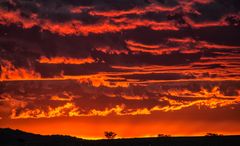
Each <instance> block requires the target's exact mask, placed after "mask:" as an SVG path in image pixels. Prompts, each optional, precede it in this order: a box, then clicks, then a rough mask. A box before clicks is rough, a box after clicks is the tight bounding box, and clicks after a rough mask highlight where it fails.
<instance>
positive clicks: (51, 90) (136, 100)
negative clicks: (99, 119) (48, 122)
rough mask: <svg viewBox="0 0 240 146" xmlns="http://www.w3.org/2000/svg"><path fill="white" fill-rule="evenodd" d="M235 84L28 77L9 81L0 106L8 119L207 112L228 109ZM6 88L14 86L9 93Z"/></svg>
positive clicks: (234, 98)
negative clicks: (97, 81)
mask: <svg viewBox="0 0 240 146" xmlns="http://www.w3.org/2000/svg"><path fill="white" fill-rule="evenodd" d="M29 82H30V81H29ZM59 82H61V86H59ZM238 82H239V81H213V82H211V83H209V82H207V81H198V82H196V81H195V82H178V83H176V82H165V83H152V84H151V86H144V85H142V86H140V85H139V84H136V85H129V86H127V87H121V86H119V87H117V88H111V87H107V86H95V87H93V86H86V85H88V84H87V83H80V82H77V81H73V80H67V81H42V82H41V83H39V81H34V82H32V81H31V85H32V86H31V88H29V86H27V84H26V83H21V82H18V83H17V82H11V83H10V84H8V85H7V86H6V87H5V89H4V91H5V92H4V93H3V94H1V97H3V99H4V100H3V101H2V103H4V104H3V105H4V109H9V110H8V112H7V113H8V116H10V117H11V118H13V119H19V118H20V119H21V118H53V117H82V116H83V117H84V116H109V115H112V114H113V115H118V116H126V115H148V114H153V113H154V112H169V111H178V110H183V109H185V110H187V108H190V107H191V108H192V107H198V108H200V109H201V108H207V109H209V110H211V109H216V110H220V109H222V108H229V107H233V106H235V105H238V104H239V103H240V100H239V93H238V90H237V89H238V88H239V85H238ZM46 85H48V86H46ZM229 85H232V86H231V88H229ZM12 86H17V89H18V90H15V91H12V90H11V88H12ZM39 86H42V88H39ZM9 91H11V92H9ZM47 91H48V92H47ZM22 94H24V98H23V96H22ZM86 103H92V104H86ZM0 113H1V111H0ZM1 116H2V115H1ZM4 117H5V116H4Z"/></svg>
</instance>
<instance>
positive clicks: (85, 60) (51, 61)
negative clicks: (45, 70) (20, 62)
mask: <svg viewBox="0 0 240 146" xmlns="http://www.w3.org/2000/svg"><path fill="white" fill-rule="evenodd" d="M38 62H39V63H46V64H86V63H93V62H95V60H94V59H93V58H91V57H88V58H70V57H51V58H47V57H45V56H42V57H40V59H39V60H38Z"/></svg>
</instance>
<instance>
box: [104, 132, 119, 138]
mask: <svg viewBox="0 0 240 146" xmlns="http://www.w3.org/2000/svg"><path fill="white" fill-rule="evenodd" d="M104 135H105V137H106V138H107V139H114V138H115V137H116V135H117V134H116V133H114V132H112V131H105V132H104Z"/></svg>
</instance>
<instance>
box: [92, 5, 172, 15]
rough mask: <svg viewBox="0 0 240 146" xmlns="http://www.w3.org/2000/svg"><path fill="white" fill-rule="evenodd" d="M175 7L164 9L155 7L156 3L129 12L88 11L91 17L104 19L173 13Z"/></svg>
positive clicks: (158, 6) (159, 6)
mask: <svg viewBox="0 0 240 146" xmlns="http://www.w3.org/2000/svg"><path fill="white" fill-rule="evenodd" d="M175 9H176V7H165V6H161V5H157V4H156V3H152V4H151V5H148V6H146V7H143V8H140V7H135V8H133V9H130V10H111V11H90V13H89V14H90V15H93V16H105V17H119V16H123V15H130V14H134V15H143V14H146V13H149V12H155V13H157V12H166V11H174V10H175Z"/></svg>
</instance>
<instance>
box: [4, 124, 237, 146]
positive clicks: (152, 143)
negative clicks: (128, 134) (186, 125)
mask: <svg viewBox="0 0 240 146" xmlns="http://www.w3.org/2000/svg"><path fill="white" fill-rule="evenodd" d="M239 145H240V136H203V137H153V138H129V139H110V140H108V139H103V140H84V139H81V138H76V137H71V136H65V135H49V136H43V135H40V134H32V133H27V132H24V131H20V130H13V129H9V128H0V146H239Z"/></svg>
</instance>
